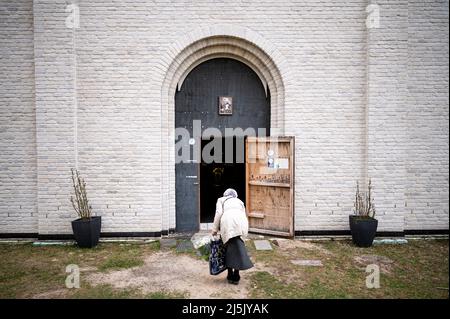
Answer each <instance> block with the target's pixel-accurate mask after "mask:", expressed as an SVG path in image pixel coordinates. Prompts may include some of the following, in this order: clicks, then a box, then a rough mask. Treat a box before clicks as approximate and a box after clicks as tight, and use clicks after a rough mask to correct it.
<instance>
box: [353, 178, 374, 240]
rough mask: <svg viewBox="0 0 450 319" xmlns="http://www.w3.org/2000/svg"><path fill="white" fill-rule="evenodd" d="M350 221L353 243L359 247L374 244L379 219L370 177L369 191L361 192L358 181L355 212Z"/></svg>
mask: <svg viewBox="0 0 450 319" xmlns="http://www.w3.org/2000/svg"><path fill="white" fill-rule="evenodd" d="M349 221H350V232H351V234H352V239H353V243H354V244H355V245H356V246H359V247H370V246H372V243H373V240H374V238H375V235H376V232H377V227H378V220H376V219H375V206H374V204H373V196H372V181H371V180H370V179H369V184H368V190H367V192H360V191H359V183H358V182H357V183H356V196H355V214H354V215H350V216H349Z"/></svg>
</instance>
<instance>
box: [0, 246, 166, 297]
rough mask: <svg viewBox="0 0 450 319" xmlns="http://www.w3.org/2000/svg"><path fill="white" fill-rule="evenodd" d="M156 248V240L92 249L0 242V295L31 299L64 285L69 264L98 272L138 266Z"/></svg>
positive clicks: (157, 247) (157, 248) (59, 288)
mask: <svg viewBox="0 0 450 319" xmlns="http://www.w3.org/2000/svg"><path fill="white" fill-rule="evenodd" d="M157 250H159V243H158V242H154V243H149V244H116V243H114V244H113V243H101V244H99V245H98V246H97V247H95V248H92V249H82V248H78V247H76V246H33V245H32V244H20V245H11V244H0V259H1V260H2V262H1V263H0V279H1V280H0V298H31V297H34V296H36V295H39V294H43V293H47V292H48V291H58V290H61V289H62V288H65V279H66V276H67V274H66V272H65V269H66V266H67V265H69V264H76V265H78V266H79V267H80V268H86V267H91V268H93V269H94V270H99V271H109V270H113V269H123V268H129V267H134V266H137V265H141V264H142V263H143V259H144V257H145V255H146V254H151V253H153V252H155V251H157ZM82 288H83V287H82ZM82 288H80V289H82ZM69 291H72V290H69ZM94 292H95V291H94ZM79 293H81V292H79ZM71 294H72V292H70V293H69V295H71Z"/></svg>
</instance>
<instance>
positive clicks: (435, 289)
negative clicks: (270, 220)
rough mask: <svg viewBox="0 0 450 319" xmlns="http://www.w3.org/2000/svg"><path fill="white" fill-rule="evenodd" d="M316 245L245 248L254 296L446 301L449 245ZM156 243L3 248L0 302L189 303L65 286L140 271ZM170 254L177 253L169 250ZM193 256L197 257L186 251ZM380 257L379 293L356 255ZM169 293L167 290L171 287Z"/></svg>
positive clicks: (158, 294) (179, 295) (441, 242)
mask: <svg viewBox="0 0 450 319" xmlns="http://www.w3.org/2000/svg"><path fill="white" fill-rule="evenodd" d="M310 245H311V246H312V247H313V248H311V247H309V248H307V247H305V246H304V245H303V246H302V245H297V247H292V248H285V249H281V248H280V247H277V246H276V245H273V248H274V250H273V251H256V250H255V248H254V245H253V243H252V242H251V241H248V242H247V243H246V246H247V248H248V250H249V253H250V255H251V258H252V260H253V261H254V262H255V263H256V264H257V265H258V267H259V270H258V271H255V272H251V273H250V272H243V273H242V276H243V277H247V276H248V277H247V278H249V286H248V291H249V297H251V298H448V290H446V289H442V288H448V285H449V276H448V275H449V270H448V266H449V260H448V252H449V251H448V240H410V241H409V243H408V244H405V245H380V246H374V247H370V248H358V247H355V246H354V245H352V243H351V242H350V241H324V242H315V243H310ZM157 251H159V243H158V242H155V243H150V244H126V243H124V244H118V243H101V244H100V245H99V246H97V247H95V248H93V249H80V248H77V247H76V246H33V245H31V244H0V260H1V261H2V262H1V263H0V298H34V297H45V298H102V299H105V298H151V299H166V298H185V297H186V295H185V294H184V293H182V292H177V291H156V292H152V293H149V294H144V293H142V292H141V291H140V290H138V289H117V288H114V287H112V286H110V285H97V286H91V285H89V283H87V282H85V281H84V280H83V279H82V280H81V287H80V288H79V289H67V288H65V279H66V276H67V274H66V272H65V268H66V266H67V265H69V264H76V265H78V266H79V267H80V269H84V270H82V271H87V272H92V273H102V272H111V271H115V270H120V269H127V268H132V267H139V266H141V265H143V263H144V259H145V257H146V256H148V255H149V254H153V253H155V252H157ZM172 253H175V251H174V250H172ZM181 254H187V255H189V256H190V257H193V258H205V256H198V255H197V254H196V251H195V250H193V251H189V252H186V253H181ZM362 255H376V256H383V257H384V258H388V259H389V260H391V261H392V263H389V264H387V265H385V267H384V268H383V269H384V270H385V271H382V273H381V278H380V279H381V280H380V284H381V287H380V288H379V289H368V288H366V286H365V278H366V276H367V273H366V272H365V266H366V265H363V264H359V263H358V262H357V261H356V260H355V257H356V256H362ZM293 259H319V260H321V261H322V263H323V267H304V266H297V265H294V264H292V263H291V260H293ZM168 287H170V286H168Z"/></svg>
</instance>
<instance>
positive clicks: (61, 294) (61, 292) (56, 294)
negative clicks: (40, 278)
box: [31, 288, 68, 299]
mask: <svg viewBox="0 0 450 319" xmlns="http://www.w3.org/2000/svg"><path fill="white" fill-rule="evenodd" d="M67 292H68V289H67V288H66V289H56V290H51V291H46V292H43V293H39V294H36V295H34V296H32V297H31V298H32V299H63V298H65V297H66V296H67Z"/></svg>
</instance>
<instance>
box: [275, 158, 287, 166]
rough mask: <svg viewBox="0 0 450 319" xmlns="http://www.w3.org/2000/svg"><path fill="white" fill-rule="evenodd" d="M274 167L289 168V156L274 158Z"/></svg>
mask: <svg viewBox="0 0 450 319" xmlns="http://www.w3.org/2000/svg"><path fill="white" fill-rule="evenodd" d="M274 167H275V168H278V169H289V158H276V159H275V162H274Z"/></svg>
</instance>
